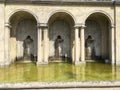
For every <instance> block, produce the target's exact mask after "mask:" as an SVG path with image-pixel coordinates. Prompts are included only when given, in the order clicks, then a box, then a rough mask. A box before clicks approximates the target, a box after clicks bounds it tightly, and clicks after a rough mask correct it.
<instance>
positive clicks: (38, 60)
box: [37, 24, 42, 65]
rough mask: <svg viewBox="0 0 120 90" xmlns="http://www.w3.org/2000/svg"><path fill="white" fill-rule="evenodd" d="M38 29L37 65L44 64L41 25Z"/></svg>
mask: <svg viewBox="0 0 120 90" xmlns="http://www.w3.org/2000/svg"><path fill="white" fill-rule="evenodd" d="M37 28H38V30H37V31H38V45H37V46H38V48H37V49H38V51H37V54H38V55H37V65H39V64H42V56H41V55H42V54H41V51H42V50H41V43H42V28H41V27H40V24H38V25H37Z"/></svg>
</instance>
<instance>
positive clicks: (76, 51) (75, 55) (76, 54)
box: [74, 25, 80, 65]
mask: <svg viewBox="0 0 120 90" xmlns="http://www.w3.org/2000/svg"><path fill="white" fill-rule="evenodd" d="M79 29H80V26H78V25H75V52H74V58H75V59H74V60H75V61H74V63H75V65H77V64H79V54H78V53H79V52H78V47H79V46H78V45H79V42H78V40H79Z"/></svg>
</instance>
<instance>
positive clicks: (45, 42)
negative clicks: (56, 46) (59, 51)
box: [43, 24, 49, 64]
mask: <svg viewBox="0 0 120 90" xmlns="http://www.w3.org/2000/svg"><path fill="white" fill-rule="evenodd" d="M43 34H44V51H43V52H44V54H43V56H44V64H48V51H49V48H48V47H49V46H48V45H49V43H48V26H47V24H43Z"/></svg>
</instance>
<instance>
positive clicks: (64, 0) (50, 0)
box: [5, 0, 118, 5]
mask: <svg viewBox="0 0 120 90" xmlns="http://www.w3.org/2000/svg"><path fill="white" fill-rule="evenodd" d="M5 2H6V3H32V4H33V3H34V4H38V3H41V4H54V5H61V4H62V5H64V4H67V5H73V4H75V5H78V4H82V5H83V4H92V5H112V4H113V1H112V0H6V1H5ZM116 3H118V2H116Z"/></svg>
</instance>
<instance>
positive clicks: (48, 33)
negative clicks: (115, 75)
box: [0, 0, 120, 65]
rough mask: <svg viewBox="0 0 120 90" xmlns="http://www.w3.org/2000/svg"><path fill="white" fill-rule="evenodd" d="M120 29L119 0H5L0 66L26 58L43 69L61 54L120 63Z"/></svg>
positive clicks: (0, 8) (0, 9)
mask: <svg viewBox="0 0 120 90" xmlns="http://www.w3.org/2000/svg"><path fill="white" fill-rule="evenodd" d="M119 29H120V2H119V1H118V0H117V1H112V0H62V1H61V0H0V30H1V34H0V65H9V64H10V63H12V62H15V61H16V60H20V59H21V58H24V57H25V56H24V55H27V56H29V57H32V58H35V60H36V63H37V64H38V65H41V64H48V62H49V61H50V60H51V59H53V60H54V59H55V58H54V57H56V56H57V57H61V58H62V59H64V58H67V59H68V61H71V62H72V63H73V64H75V65H76V64H80V63H85V62H86V60H87V59H88V60H103V61H105V60H109V61H108V62H109V63H111V64H120V54H119V53H120V30H119ZM26 39H28V41H25V40H26ZM55 43H56V44H55ZM24 44H25V45H27V46H26V47H25V46H24ZM88 60H87V61H88Z"/></svg>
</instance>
